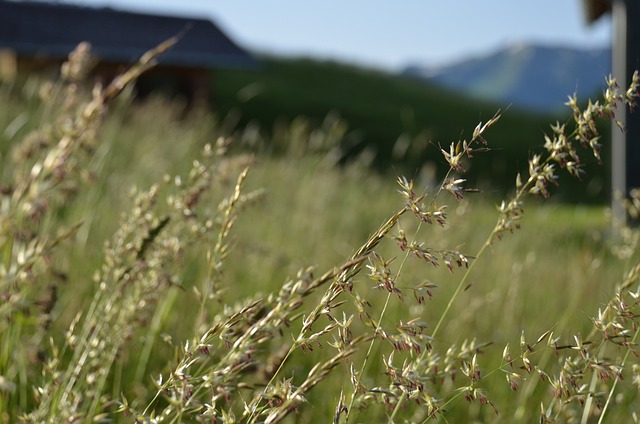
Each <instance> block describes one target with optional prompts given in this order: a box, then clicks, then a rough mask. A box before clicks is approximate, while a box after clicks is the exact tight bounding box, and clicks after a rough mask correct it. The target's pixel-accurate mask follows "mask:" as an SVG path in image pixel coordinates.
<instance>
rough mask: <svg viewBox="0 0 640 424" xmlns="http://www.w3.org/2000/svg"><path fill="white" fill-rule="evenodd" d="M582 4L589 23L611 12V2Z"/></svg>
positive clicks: (592, 0)
mask: <svg viewBox="0 0 640 424" xmlns="http://www.w3.org/2000/svg"><path fill="white" fill-rule="evenodd" d="M582 4H583V6H584V10H585V15H586V17H587V21H588V22H589V23H591V22H594V21H597V20H598V19H599V18H600V16H602V15H604V14H605V13H607V12H609V11H611V0H582Z"/></svg>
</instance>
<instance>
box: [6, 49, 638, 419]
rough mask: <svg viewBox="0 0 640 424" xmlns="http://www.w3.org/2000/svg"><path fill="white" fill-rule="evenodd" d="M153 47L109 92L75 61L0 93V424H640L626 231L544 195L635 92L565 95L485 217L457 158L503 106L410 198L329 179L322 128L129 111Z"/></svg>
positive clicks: (382, 180) (478, 144)
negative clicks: (559, 111) (555, 117)
mask: <svg viewBox="0 0 640 424" xmlns="http://www.w3.org/2000/svg"><path fill="white" fill-rule="evenodd" d="M166 47H167V46H160V47H159V48H158V51H156V52H152V53H150V55H149V56H146V57H144V58H143V60H142V61H141V63H139V64H138V65H136V66H134V67H133V68H132V69H131V70H130V71H129V72H128V73H127V74H124V75H123V76H121V77H120V79H118V80H116V82H115V83H113V84H111V85H109V86H106V87H101V88H95V87H92V86H91V85H89V84H87V83H86V81H85V79H86V69H85V66H86V64H87V62H88V56H87V55H88V52H87V51H86V50H83V49H82V48H80V49H79V50H78V51H77V52H76V53H75V55H73V56H72V57H71V59H70V62H69V63H68V64H67V65H65V67H63V69H62V73H61V74H62V75H61V78H60V79H59V80H58V81H56V82H52V83H51V82H48V81H46V80H45V79H42V78H39V77H36V76H33V77H31V78H27V79H25V80H24V81H22V82H20V83H13V84H11V83H3V84H2V85H0V104H2V105H3V107H2V108H1V109H0V129H2V132H1V137H2V138H1V144H0V155H1V156H0V160H1V161H2V184H1V190H0V196H1V198H2V200H1V202H0V208H1V209H0V259H1V264H0V293H1V295H2V299H3V300H2V305H1V306H0V314H1V317H0V318H1V320H0V338H1V339H2V342H1V348H0V395H1V397H0V421H1V422H7V423H12V422H33V423H41V422H46V423H58V422H82V423H85V422H87V423H88V422H145V423H146V422H149V423H152V422H171V423H177V422H226V423H231V422H267V423H273V422H280V421H282V422H335V423H347V422H350V423H358V422H367V421H368V422H397V423H402V422H411V423H419V422H498V423H499V422H505V423H507V422H508V423H514V422H521V423H529V422H532V421H536V422H576V423H577V422H582V423H591V422H633V420H636V419H637V412H638V406H637V405H638V400H637V394H638V389H639V386H640V364H639V363H638V359H637V356H638V355H637V353H638V352H637V348H638V347H637V343H636V337H637V332H638V328H637V325H636V321H637V313H638V304H637V303H638V301H637V298H638V296H639V293H640V286H639V283H640V266H639V264H638V260H639V255H638V252H637V241H638V231H637V229H635V228H627V227H625V226H623V225H622V224H621V223H618V224H617V225H612V224H611V217H610V216H608V212H607V209H606V208H605V207H603V206H601V205H580V204H565V203H560V202H554V201H553V199H554V196H559V195H561V193H562V190H563V189H564V186H563V184H560V185H559V186H556V185H555V183H556V182H557V180H556V174H558V175H559V174H560V173H567V171H570V172H572V173H574V174H579V173H580V165H581V163H580V162H578V161H577V160H576V155H577V154H578V152H580V155H581V156H582V157H589V156H590V155H591V156H592V155H594V151H595V152H597V151H598V147H599V146H598V143H599V140H598V139H596V134H595V132H594V128H595V127H594V126H593V125H595V121H594V119H595V117H597V116H603V117H605V118H606V117H608V116H609V115H610V114H611V112H612V105H613V103H615V102H617V103H620V102H628V103H633V102H634V101H635V99H636V95H637V90H638V88H637V86H636V85H634V86H632V87H631V89H630V90H629V91H627V90H626V89H620V90H618V91H617V90H616V86H615V84H613V82H612V83H611V84H610V87H609V91H607V93H606V95H605V97H604V99H601V100H600V103H597V104H588V105H587V106H586V107H585V109H581V108H580V106H579V105H578V102H575V103H574V104H570V105H569V106H570V107H569V108H568V113H567V126H566V128H565V127H562V126H560V125H557V126H555V130H554V129H552V127H551V126H548V127H546V129H545V133H546V134H547V139H546V140H545V137H544V135H542V134H540V133H538V134H537V135H539V145H538V147H537V148H536V150H531V151H527V150H524V152H525V156H524V157H523V158H522V159H521V162H520V163H522V164H523V166H522V169H520V170H519V173H518V172H515V173H514V175H512V176H511V178H510V181H512V182H513V185H512V188H511V189H510V190H509V192H508V193H507V194H506V196H507V197H505V200H504V202H503V201H502V200H501V199H500V197H499V195H501V194H502V193H501V191H502V190H499V191H495V192H493V191H490V190H489V191H488V192H486V191H482V192H476V191H475V190H473V188H474V187H473V186H467V185H466V183H467V182H466V181H464V178H465V173H464V171H465V169H464V168H469V164H470V163H473V161H474V160H475V159H476V157H479V156H481V155H491V154H492V153H494V152H491V151H489V152H486V151H485V150H487V149H486V147H487V146H488V147H491V143H492V133H493V132H494V131H497V130H498V128H500V125H501V124H502V123H503V121H504V120H507V121H508V119H509V118H508V116H509V113H510V112H509V111H505V112H503V115H498V114H496V115H493V114H491V115H487V114H486V111H485V112H483V116H484V119H483V122H481V123H479V124H478V123H476V124H478V125H477V126H476V125H475V124H474V125H473V126H472V127H471V128H469V127H467V125H468V123H467V122H464V123H461V126H462V127H466V128H461V132H462V131H463V130H464V132H463V134H467V135H466V136H465V138H466V140H464V138H463V140H461V141H460V142H458V140H457V139H453V140H452V139H445V140H436V142H437V143H438V144H439V145H440V146H442V150H443V151H441V152H437V153H438V155H441V156H439V159H438V161H439V162H444V163H446V164H448V165H447V168H448V169H449V171H448V172H445V173H444V175H442V176H438V180H436V181H435V182H434V181H432V180H418V181H415V182H413V181H412V180H411V177H412V175H408V176H407V177H406V178H405V177H404V176H403V175H402V174H398V173H397V172H396V171H394V170H393V169H392V170H391V171H386V172H380V171H379V170H377V171H374V170H372V167H371V165H372V163H371V158H370V157H368V156H367V154H366V151H365V152H363V153H360V154H359V155H358V154H354V156H353V157H352V158H351V160H350V161H348V162H347V163H342V164H340V160H339V158H340V157H341V153H340V152H341V150H340V146H341V143H342V142H343V141H344V138H345V137H347V136H348V135H347V130H346V125H347V124H346V123H345V122H344V121H343V120H342V118H338V117H336V116H335V115H329V116H327V117H326V118H324V119H323V120H320V121H318V122H313V121H311V122H310V121H308V120H305V119H291V120H290V121H286V122H284V123H281V124H279V125H280V127H279V128H280V129H279V130H278V132H277V133H274V134H272V135H271V136H273V137H276V136H277V140H271V139H269V138H267V137H266V136H264V134H263V133H260V132H256V130H255V126H253V125H250V124H249V123H239V124H234V125H233V128H231V129H230V128H229V122H230V118H229V117H228V116H227V115H223V116H220V115H215V114H213V113H211V112H210V111H208V110H205V109H195V110H191V111H190V112H189V113H188V114H186V115H185V113H184V110H183V107H184V105H183V104H181V103H180V102H179V101H169V100H166V99H163V98H162V97H152V98H149V99H147V100H145V101H143V102H138V101H134V100H133V98H132V96H131V91H130V84H129V83H131V82H132V81H133V80H135V78H136V77H137V75H138V74H139V73H140V72H142V71H144V69H145V68H146V67H147V66H149V65H150V62H149V61H150V60H151V59H152V57H153V55H154V54H156V53H160V52H161V50H162V49H163V48H166ZM634 84H635V82H634ZM443 102H446V100H443ZM465 113H468V112H465ZM493 113H495V111H494V112H493ZM514 113H515V112H514ZM449 118H450V119H451V120H452V121H455V118H456V117H455V116H451V117H449ZM551 124H553V123H551ZM349 125H352V124H349ZM474 128H475V129H474ZM526 128H527V127H524V128H521V130H522V131H526ZM536 132H537V131H536ZM516 135H517V134H516ZM529 136H530V135H527V137H529ZM485 142H486V143H487V144H486V145H485ZM272 143H277V145H278V146H279V148H278V151H277V152H274V151H273V149H272V148H271V147H270V146H273V145H274V144H272ZM451 143H452V144H451ZM581 143H582V144H584V145H585V146H584V147H582V146H581ZM450 144H451V146H450ZM532 149H533V148H532ZM276 153H277V154H276ZM499 178H500V179H501V180H502V177H499ZM585 178H586V177H585ZM583 179H584V178H583ZM563 181H564V180H562V182H563ZM547 197H549V198H547ZM636 206H637V205H636ZM636 206H634V205H633V204H630V205H629V208H630V212H631V213H635V212H637V207H636Z"/></svg>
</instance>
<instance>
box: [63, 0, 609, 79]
mask: <svg viewBox="0 0 640 424" xmlns="http://www.w3.org/2000/svg"><path fill="white" fill-rule="evenodd" d="M64 2H68V3H80V4H87V5H94V6H110V7H114V8H118V9H128V10H138V11H145V12H152V13H170V14H178V15H184V16H197V17H208V18H211V19H212V20H214V21H215V22H216V23H218V24H219V25H220V26H221V27H222V28H223V29H224V30H225V31H226V32H227V33H228V34H229V35H230V36H231V37H232V38H233V39H234V40H235V41H236V42H238V43H239V44H241V45H242V46H244V47H247V48H250V49H256V50H260V51H266V52H271V53H276V54H280V55H295V56H300V55H304V56H315V57H320V58H331V59H337V60H341V61H346V62H351V63H356V64H361V65H366V66H373V67H377V68H382V69H387V70H398V69H401V68H402V67H403V66H405V65H407V64H408V63H420V64H423V65H426V66H429V65H441V64H446V63H450V62H455V61H456V60H459V59H462V58H465V57H469V56H471V55H482V54H484V53H488V52H490V51H492V50H495V49H498V48H500V47H502V46H505V45H510V44H514V43H520V42H538V43H544V44H558V45H565V46H567V45H569V46H578V47H583V48H593V47H601V46H603V45H606V44H608V43H609V42H610V39H611V18H610V16H606V17H604V18H601V19H600V21H599V22H597V23H595V24H594V25H591V26H589V25H587V23H586V21H585V18H584V13H583V10H582V0H484V1H482V0H437V1H436V0H401V1H395V2H392V1H390V0H386V1H383V0H324V1H322V2H318V1H314V2H311V1H304V0H269V1H267V0H253V1H243V0H182V1H179V0H64Z"/></svg>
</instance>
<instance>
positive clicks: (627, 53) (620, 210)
mask: <svg viewBox="0 0 640 424" xmlns="http://www.w3.org/2000/svg"><path fill="white" fill-rule="evenodd" d="M612 15H613V54H612V72H613V76H614V78H615V79H616V81H617V82H618V84H619V85H620V88H621V89H626V88H627V87H628V86H629V84H630V83H631V78H632V75H633V72H634V71H635V70H636V69H638V68H639V67H640V2H639V1H638V0H614V1H613V4H612ZM617 119H618V120H620V121H622V123H623V124H624V125H625V127H626V131H625V132H622V131H620V129H619V128H618V127H617V125H616V124H615V123H613V124H612V134H611V143H612V181H611V184H612V196H613V199H612V210H613V217H614V219H617V220H620V221H623V222H625V221H627V220H628V217H627V214H626V213H625V210H624V207H623V206H622V205H621V204H620V200H619V199H618V198H617V197H619V196H620V195H623V196H624V197H625V198H627V197H628V196H629V193H630V192H631V190H633V189H634V188H640V111H636V113H630V111H629V109H628V108H626V107H624V105H620V106H619V107H618V111H617Z"/></svg>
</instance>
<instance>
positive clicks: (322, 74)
mask: <svg viewBox="0 0 640 424" xmlns="http://www.w3.org/2000/svg"><path fill="white" fill-rule="evenodd" d="M214 94H215V95H214V97H215V99H216V100H215V102H216V105H215V106H216V110H217V112H218V115H219V118H220V119H222V120H224V119H225V117H228V116H229V114H230V113H231V112H233V115H234V116H238V122H237V124H236V128H243V127H244V126H245V125H246V124H247V123H249V122H254V123H257V124H258V125H259V126H260V128H261V129H262V131H263V132H265V133H268V134H271V133H272V132H273V131H274V125H277V123H278V122H283V121H285V122H288V121H291V120H292V119H294V118H295V117H298V116H305V117H308V118H309V119H310V120H311V121H312V123H315V124H319V123H320V122H322V120H323V119H324V118H325V117H326V115H327V114H328V113H331V112H333V113H339V115H340V116H341V117H342V118H343V119H344V120H345V121H346V122H347V124H348V126H349V129H350V130H349V132H348V133H347V136H346V137H345V139H344V140H343V142H342V148H343V150H344V153H345V155H347V156H349V155H353V154H355V153H357V152H360V151H362V150H364V149H368V150H371V151H374V152H375V159H374V164H375V166H376V167H377V168H378V169H381V170H392V172H394V173H405V174H407V175H417V173H418V170H419V169H420V168H421V166H422V165H423V164H424V163H427V162H430V163H431V164H432V165H435V166H436V167H437V169H438V171H439V176H442V173H443V172H444V171H445V170H446V163H445V161H444V159H442V155H441V153H440V152H439V150H438V146H439V145H441V146H442V147H446V146H448V145H449V144H450V143H451V142H452V141H457V140H459V139H465V138H467V139H468V138H469V137H470V136H471V133H472V132H473V128H474V127H475V126H476V125H477V123H478V122H479V121H486V120H488V119H489V118H491V117H492V116H493V115H494V114H495V112H496V111H497V110H498V106H496V105H495V104H491V103H487V102H480V101H477V100H472V99H470V98H468V97H464V96H462V95H459V94H456V93H454V92H453V91H448V90H446V89H443V88H440V87H437V86H434V85H431V84H424V83H423V82H421V81H418V80H416V79H415V78H410V77H406V76H398V75H392V74H386V73H382V72H378V71H373V70H368V69H361V68H357V67H352V66H347V65H343V64H337V63H333V62H319V61H314V60H310V59H295V60H294V59H280V58H273V57H267V58H263V67H262V68H261V69H260V70H253V71H240V72H238V71H224V72H218V73H217V74H216V78H215V82H214ZM559 118H560V119H561V120H562V119H564V118H562V115H546V116H545V115H541V114H535V113H531V112H524V111H522V110H518V109H516V108H510V109H509V110H507V111H505V112H504V114H503V118H502V119H501V120H500V123H499V125H496V126H495V128H493V129H492V130H491V131H490V133H489V137H488V140H489V142H490V147H491V148H492V149H494V151H492V152H489V153H486V154H482V155H481V154H478V155H477V156H476V157H474V160H473V166H472V167H471V168H470V170H469V174H468V175H467V177H468V178H469V179H470V180H471V181H473V183H474V184H481V185H483V186H489V185H490V186H491V187H492V190H494V191H496V192H502V191H505V190H509V189H510V188H511V186H512V184H513V181H514V178H515V175H516V173H517V172H518V171H524V169H523V167H524V166H525V164H526V158H527V157H528V156H529V155H530V154H531V152H533V151H538V150H539V149H540V146H541V145H542V144H543V134H544V132H547V131H548V128H549V124H550V123H552V122H555V121H556V120H557V119H559ZM401 135H404V136H403V139H404V140H405V141H403V142H401V143H404V142H406V141H410V145H409V146H402V147H403V148H402V149H399V148H398V147H399V146H396V147H397V148H396V154H395V155H394V154H393V152H394V146H395V145H396V142H397V141H398V139H399V137H400V136H401ZM398 151H406V154H397V152H398ZM595 175H596V176H595V178H597V179H598V180H599V182H598V183H594V184H593V185H592V186H598V187H601V188H598V189H595V190H592V193H591V194H590V195H591V196H593V197H592V198H594V199H595V198H603V195H604V191H603V189H602V187H604V186H606V184H604V182H603V174H602V171H601V170H600V171H596V174H595ZM565 187H568V188H567V193H565V195H566V196H567V197H571V196H574V195H576V196H577V195H582V193H578V192H575V193H572V189H571V188H570V185H569V186H566V185H565ZM569 193H572V194H569ZM497 194H500V193H497Z"/></svg>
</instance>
